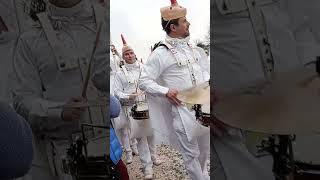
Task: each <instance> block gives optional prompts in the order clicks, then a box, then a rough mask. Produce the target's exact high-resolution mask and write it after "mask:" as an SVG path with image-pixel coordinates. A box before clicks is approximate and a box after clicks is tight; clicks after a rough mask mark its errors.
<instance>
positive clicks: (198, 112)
mask: <svg viewBox="0 0 320 180" xmlns="http://www.w3.org/2000/svg"><path fill="white" fill-rule="evenodd" d="M158 46H165V47H166V48H167V49H168V50H169V51H170V52H171V53H172V54H173V56H174V57H175V60H176V61H177V63H178V66H182V65H187V67H188V70H189V74H190V79H191V83H192V86H193V87H195V86H196V85H197V80H196V78H195V73H194V69H193V66H192V63H193V62H194V61H196V62H199V59H198V58H196V55H195V52H194V51H195V49H194V47H192V45H190V44H189V43H188V47H189V48H190V49H191V51H192V58H191V59H190V58H188V60H187V61H186V64H184V62H182V61H181V60H180V59H179V58H178V57H177V56H176V54H177V52H176V50H175V48H174V47H173V46H172V45H171V44H170V43H168V42H166V41H165V42H159V43H158V44H157V45H156V47H154V49H155V48H157V47H158ZM183 52H184V54H185V55H186V52H185V51H184V50H183ZM185 105H186V107H187V108H188V109H189V111H192V110H194V111H195V117H196V120H197V121H198V122H199V123H200V124H202V125H204V124H203V123H202V117H203V112H202V105H201V104H189V103H185ZM205 126H206V125H205Z"/></svg>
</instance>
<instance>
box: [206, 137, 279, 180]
mask: <svg viewBox="0 0 320 180" xmlns="http://www.w3.org/2000/svg"><path fill="white" fill-rule="evenodd" d="M211 148H212V150H213V151H216V152H215V153H211V155H212V156H215V155H217V156H218V157H215V158H219V159H220V161H215V162H213V164H214V166H217V167H216V169H214V170H213V173H212V176H213V179H218V178H219V180H220V179H221V178H225V179H221V180H236V179H246V180H257V179H259V180H273V179H274V176H273V173H272V166H271V165H272V164H268V165H265V164H263V163H262V162H261V161H259V159H257V158H255V157H254V156H253V155H252V154H251V153H249V151H248V149H247V147H246V146H245V145H244V143H243V142H242V140H241V138H240V137H239V136H238V135H229V136H225V137H222V138H213V147H211Z"/></svg>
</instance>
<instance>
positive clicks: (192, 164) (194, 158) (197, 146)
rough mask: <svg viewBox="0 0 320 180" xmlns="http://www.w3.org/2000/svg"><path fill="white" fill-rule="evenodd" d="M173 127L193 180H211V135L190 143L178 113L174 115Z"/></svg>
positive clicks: (205, 135) (195, 139)
mask: <svg viewBox="0 0 320 180" xmlns="http://www.w3.org/2000/svg"><path fill="white" fill-rule="evenodd" d="M173 126H174V129H175V131H176V135H177V138H178V141H179V149H180V153H181V154H182V158H183V161H184V164H185V167H186V170H187V172H188V174H189V176H190V178H191V179H192V180H209V179H210V177H209V175H208V168H207V164H208V160H209V153H210V133H207V134H204V135H202V136H199V137H197V138H194V139H192V140H191V141H188V138H187V135H186V132H185V129H184V126H183V124H182V119H181V117H180V115H179V114H178V113H175V114H174V119H173Z"/></svg>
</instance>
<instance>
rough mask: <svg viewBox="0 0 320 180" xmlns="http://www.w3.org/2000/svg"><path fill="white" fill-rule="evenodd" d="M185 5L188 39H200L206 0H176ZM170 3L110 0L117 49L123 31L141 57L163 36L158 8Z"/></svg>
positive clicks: (206, 18) (206, 13)
mask: <svg viewBox="0 0 320 180" xmlns="http://www.w3.org/2000/svg"><path fill="white" fill-rule="evenodd" d="M178 3H179V4H180V5H181V6H183V7H185V8H187V19H188V21H189V22H190V23H191V25H190V29H189V30H190V35H191V36H190V37H191V41H193V40H195V39H203V38H204V37H205V35H207V33H208V30H209V27H210V0H198V1H196V0H193V1H192V0H178ZM168 5H170V0H110V31H111V40H112V42H113V44H114V45H115V46H116V48H117V50H118V51H119V52H120V53H121V49H122V41H121V38H120V34H123V35H124V37H125V38H126V40H127V43H128V44H129V45H130V46H131V47H132V48H133V49H134V50H135V53H136V55H137V57H138V58H139V60H140V58H143V60H144V61H146V59H147V58H148V56H149V54H150V47H151V46H152V45H154V43H156V42H159V41H160V40H163V39H164V37H165V32H164V31H163V30H162V27H161V15H160V8H161V7H164V6H168Z"/></svg>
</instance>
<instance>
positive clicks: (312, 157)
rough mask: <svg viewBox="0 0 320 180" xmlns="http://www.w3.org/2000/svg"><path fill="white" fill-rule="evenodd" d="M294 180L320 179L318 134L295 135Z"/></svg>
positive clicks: (319, 141)
mask: <svg viewBox="0 0 320 180" xmlns="http://www.w3.org/2000/svg"><path fill="white" fill-rule="evenodd" d="M292 144H293V151H294V158H295V160H296V164H295V165H296V168H297V169H296V171H297V172H296V174H295V180H319V179H320V156H319V152H320V135H312V136H297V137H296V139H295V141H293V143H292Z"/></svg>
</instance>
